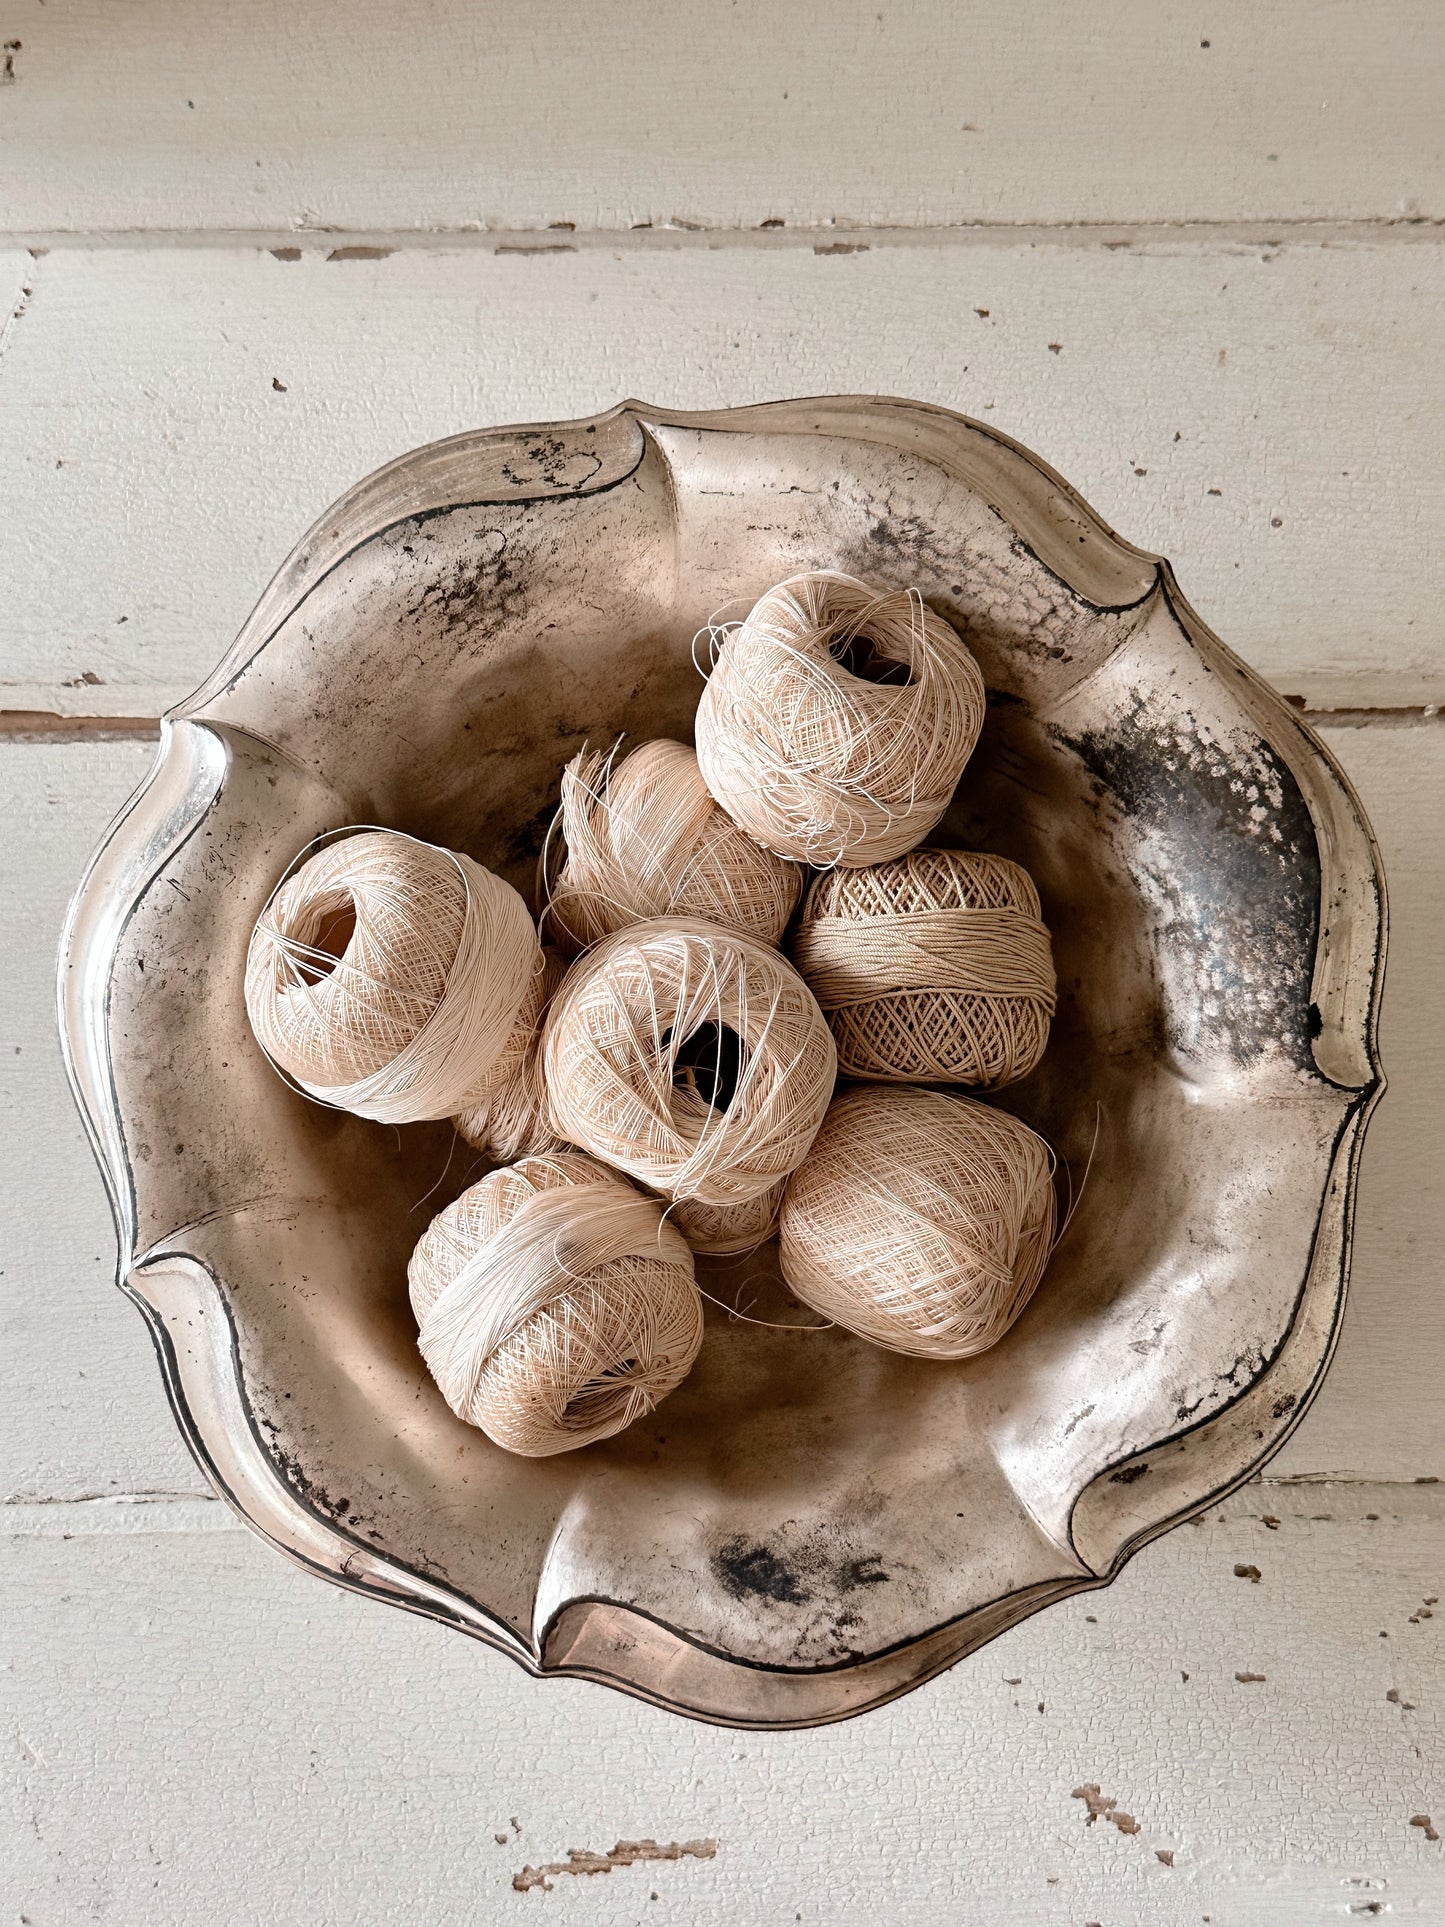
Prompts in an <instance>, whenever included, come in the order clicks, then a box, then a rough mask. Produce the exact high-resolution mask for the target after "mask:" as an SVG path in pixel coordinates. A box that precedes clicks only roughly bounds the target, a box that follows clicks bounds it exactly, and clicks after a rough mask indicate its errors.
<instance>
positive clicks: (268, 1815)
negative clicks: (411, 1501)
mask: <svg viewBox="0 0 1445 1927" xmlns="http://www.w3.org/2000/svg"><path fill="white" fill-rule="evenodd" d="M220 1512H221V1508H220V1506H219V1505H218V1504H214V1503H213V1504H211V1505H210V1506H206V1505H204V1504H202V1503H201V1502H191V1503H189V1504H176V1503H174V1502H172V1503H170V1504H161V1505H158V1506H153V1507H152V1506H132V1507H129V1508H127V1509H125V1512H124V1517H123V1519H118V1518H106V1517H97V1516H96V1512H95V1509H94V1508H86V1507H75V1506H67V1507H61V1508H40V1509H38V1510H32V1511H30V1512H28V1513H27V1515H26V1517H25V1518H24V1519H23V1520H21V1521H20V1525H19V1531H18V1533H15V1534H14V1535H13V1536H12V1539H11V1543H10V1545H9V1546H8V1547H7V1549H6V1556H5V1560H4V1566H3V1572H0V1600H3V1605H0V1610H3V1611H4V1613H5V1614H6V1617H7V1620H8V1621H9V1622H10V1623H14V1624H16V1625H17V1627H18V1630H19V1639H18V1641H17V1642H16V1644H15V1646H14V1648H13V1658H14V1669H13V1671H12V1672H11V1673H8V1674H7V1675H5V1694H6V1699H7V1701H8V1702H9V1704H8V1706H7V1724H8V1725H9V1730H10V1733H11V1735H12V1740H11V1748H12V1751H11V1756H10V1761H9V1763H8V1769H7V1770H8V1774H9V1777H11V1779H12V1781H13V1782H14V1784H15V1790H16V1825H15V1828H14V1836H13V1849H12V1851H11V1852H10V1853H9V1854H7V1855H6V1856H4V1859H3V1862H0V1868H3V1870H0V1896H3V1903H4V1904H5V1905H6V1907H7V1909H8V1911H7V1914H6V1916H5V1917H6V1918H8V1919H9V1920H16V1919H18V1918H19V1917H20V1916H21V1915H24V1916H26V1917H27V1918H28V1919H30V1920H31V1921H33V1922H34V1923H35V1927H48V1924H49V1923H53V1922H57V1921H61V1922H73V1921H74V1922H78V1921H88V1920H101V1921H107V1922H116V1921H124V1922H136V1923H147V1927H151V1924H153V1923H156V1922H170V1921H176V1922H185V1923H186V1924H187V1927H193V1924H194V1923H199V1922H205V1921H217V1922H224V1923H225V1927H251V1924H252V1923H256V1924H257V1927H260V1924H261V1923H265V1927H274V1924H275V1923H284V1924H285V1927H292V1924H293V1923H301V1922H313V1921H315V1922H326V1923H332V1922H356V1923H359V1924H364V1927H394V1923H397V1922H401V1921H417V1922H425V1923H427V1927H474V1924H475V1923H479V1922H485V1923H488V1927H490V1924H491V1923H494V1922H508V1923H511V1922H518V1923H520V1922H526V1921H534V1920H537V1919H539V1918H542V1917H545V1918H546V1919H547V1920H548V1921H551V1920H554V1919H563V1920H568V1921H579V1922H587V1923H588V1924H589V1927H594V1924H595V1927H602V1924H603V1923H605V1924H606V1927H622V1924H623V1923H629V1924H631V1923H646V1922H663V1921H669V1922H677V1921H681V1922H686V1923H688V1924H689V1927H735V1924H736V1923H739V1922H752V1921H758V1922H769V1923H771V1922H774V1921H776V1922H793V1921H797V1920H801V1921H803V1922H805V1923H806V1922H812V1923H823V1924H824V1927H876V1924H877V1923H879V1922H888V1923H892V1922H895V1921H903V1920H914V1919H916V1920H937V1921H940V1922H943V1921H946V1922H950V1923H952V1922H960V1923H967V1927H973V1924H974V1923H978V1927H985V1924H986V1927H1055V1923H1057V1927H1083V1923H1085V1922H1088V1921H1098V1922H1108V1923H1109V1924H1110V1927H1125V1924H1128V1927H1198V1923H1199V1922H1201V1921H1202V1920H1203V1919H1205V1918H1211V1919H1212V1920H1213V1921H1215V1922H1218V1923H1221V1927H1223V1924H1224V1923H1227V1927H1288V1924H1291V1923H1295V1922H1301V1923H1302V1922H1310V1923H1315V1922H1330V1921H1336V1920H1348V1919H1349V1918H1350V1917H1351V1909H1352V1908H1353V1909H1354V1910H1355V1911H1356V1915H1357V1916H1358V1915H1359V1913H1360V1911H1361V1910H1362V1909H1363V1908H1366V1907H1368V1906H1369V1905H1370V1903H1372V1902H1379V1903H1381V1904H1382V1906H1387V1907H1388V1908H1389V1918H1391V1919H1394V1920H1408V1921H1415V1922H1419V1923H1422V1927H1435V1923H1438V1922H1439V1920H1440V1918H1441V1912H1442V1907H1441V1902H1442V1895H1445V1873H1442V1867H1441V1853H1442V1847H1441V1845H1440V1843H1438V1842H1433V1843H1432V1842H1431V1841H1429V1840H1428V1839H1427V1838H1426V1836H1425V1832H1424V1830H1423V1828H1420V1827H1415V1826H1412V1825H1411V1820H1412V1818H1413V1817H1414V1816H1415V1815H1420V1816H1422V1817H1424V1816H1429V1817H1430V1818H1431V1820H1432V1823H1433V1825H1434V1831H1436V1832H1437V1833H1438V1832H1445V1828H1442V1827H1441V1826H1440V1825H1439V1822H1440V1820H1441V1819H1442V1818H1445V1814H1442V1808H1445V1785H1442V1783H1441V1776H1440V1769H1439V1764H1438V1763H1439V1757H1440V1741H1441V1737H1442V1735H1441V1727H1442V1711H1441V1700H1440V1693H1439V1680H1440V1659H1439V1654H1440V1642H1441V1633H1440V1628H1441V1627H1442V1625H1445V1619H1442V1618H1440V1617H1431V1618H1430V1619H1428V1620H1427V1619H1421V1618H1420V1617H1419V1614H1420V1611H1421V1608H1422V1606H1423V1602H1424V1600H1425V1599H1426V1598H1431V1597H1435V1596H1436V1595H1437V1594H1439V1593H1441V1591H1442V1588H1441V1585H1440V1578H1439V1575H1440V1571H1441V1566H1442V1562H1445V1522H1442V1513H1441V1507H1440V1501H1439V1499H1438V1497H1437V1495H1436V1493H1435V1491H1434V1489H1427V1490H1422V1489H1421V1488H1419V1487H1414V1486H1369V1485H1364V1486H1359V1485H1356V1486H1308V1487H1288V1486H1286V1487H1278V1486H1275V1487H1258V1486H1256V1487H1250V1488H1247V1489H1246V1491H1245V1492H1244V1493H1242V1494H1240V1495H1239V1497H1238V1498H1236V1499H1235V1500H1233V1501H1231V1502H1230V1503H1229V1504H1228V1505H1227V1506H1225V1507H1223V1508H1221V1509H1219V1510H1218V1511H1216V1512H1213V1513H1211V1515H1210V1520H1209V1523H1208V1524H1206V1525H1202V1526H1197V1527H1185V1528H1182V1529H1181V1530H1180V1531H1178V1532H1176V1533H1174V1534H1173V1535H1172V1536H1171V1537H1170V1538H1168V1539H1167V1540H1164V1541H1162V1542H1161V1543H1160V1544H1159V1545H1157V1546H1155V1547H1153V1548H1152V1549H1151V1550H1150V1551H1148V1552H1147V1553H1146V1554H1144V1555H1143V1556H1142V1557H1141V1558H1140V1559H1139V1560H1138V1561H1137V1562H1136V1564H1135V1565H1134V1566H1133V1567H1132V1568H1131V1569H1130V1570H1129V1571H1128V1572H1127V1573H1126V1574H1125V1575H1124V1577H1123V1578H1122V1579H1121V1580H1119V1582H1118V1583H1117V1584H1116V1585H1115V1586H1114V1587H1113V1588H1112V1589H1111V1590H1110V1591H1108V1592H1105V1593H1102V1594H1096V1595H1094V1596H1092V1597H1082V1598H1079V1599H1075V1600H1072V1601H1070V1602H1069V1603H1068V1604H1067V1605H1065V1606H1063V1607H1060V1608H1058V1609H1056V1610H1055V1611H1053V1612H1051V1613H1049V1614H1046V1615H1044V1616H1043V1617H1041V1618H1036V1619H1034V1620H1032V1621H1030V1622H1029V1623H1027V1624H1026V1625H1024V1626H1021V1627H1018V1628H1016V1629H1015V1630H1014V1631H1013V1632H1010V1633H1008V1634H1007V1635H1005V1636H1004V1637H1003V1638H1002V1639H1000V1640H998V1641H996V1642H995V1643H994V1644H993V1645H992V1646H990V1647H989V1648H988V1649H987V1650H986V1652H984V1653H983V1654H981V1655H979V1656H978V1658H977V1659H976V1661H974V1662H972V1663H970V1664H968V1665H966V1666H962V1667H959V1668H957V1669H955V1671H954V1672H953V1673H951V1674H948V1675H946V1676H945V1677H944V1678H943V1679H941V1680H938V1681H936V1682H935V1683H934V1684H932V1685H930V1686H927V1687H925V1688H923V1689H922V1690H921V1691H919V1692H917V1693H915V1694H912V1695H911V1696H910V1697H908V1698H907V1699H905V1700H903V1701H901V1702H900V1703H898V1704H897V1705H896V1706H893V1707H890V1708H887V1709H885V1710H884V1711H883V1712H881V1713H877V1714H873V1715H870V1716H869V1717H868V1718H866V1719H863V1720H858V1721H854V1722H852V1723H851V1724H848V1725H845V1726H840V1727H830V1728H826V1729H824V1730H822V1731H820V1732H814V1733H810V1734H739V1733H731V1732H726V1731H720V1730H717V1729H715V1728H708V1727H702V1726H697V1725H694V1724H691V1723H689V1722H686V1721H682V1720H679V1719H676V1718H673V1717H670V1716H669V1715H666V1714H663V1713H659V1712H656V1711H654V1710H652V1709H651V1708H647V1707H642V1706H638V1705H636V1704H635V1703H633V1702H629V1701H625V1700H623V1699H621V1698H620V1697H619V1696H618V1695H616V1694H613V1693H609V1692H607V1691H606V1690H605V1689H603V1688H601V1687H594V1686H590V1685H584V1684H580V1683H576V1682H571V1681H550V1682H547V1683H545V1684H542V1685H538V1684H536V1683H534V1682H532V1681H529V1680H527V1679H525V1678H524V1677H523V1676H522V1675H521V1674H520V1673H518V1672H517V1671H515V1670H514V1669H513V1667H512V1666H511V1665H510V1664H509V1663H508V1662H507V1661H505V1660H503V1659H501V1658H499V1657H497V1656H495V1655H491V1654H488V1653H485V1652H482V1651H479V1650H478V1649H477V1648H476V1647H474V1646H473V1645H471V1644H470V1643H469V1642H467V1641H466V1640H463V1639H461V1638H459V1637H457V1636H456V1635H454V1634H449V1633H447V1632H446V1631H444V1630H443V1629H441V1628H439V1627H436V1626H433V1625H431V1624H429V1623H426V1622H423V1621H419V1620H414V1619H410V1618H407V1617H405V1616H404V1615H402V1614H401V1613H396V1612H390V1611H384V1610H382V1609H381V1608H379V1607H377V1606H375V1605H373V1604H371V1603H370V1602H368V1601H364V1600H359V1599H356V1598H354V1597H352V1596H351V1595H348V1594H344V1593H341V1592H338V1591H335V1590H333V1589H332V1588H330V1587H325V1586H321V1585H319V1584H318V1583H317V1582H316V1581H315V1580H314V1579H312V1578H311V1577H310V1576H309V1575H308V1574H305V1573H302V1572H299V1571H296V1570H294V1569H292V1568H289V1567H287V1566H286V1565H284V1564H283V1563H282V1562H281V1561H280V1560H278V1559H277V1557H276V1556H275V1554H273V1553H271V1552H270V1551H269V1550H268V1549H267V1548H266V1547H264V1546H262V1545H260V1544H259V1543H258V1542H255V1541H253V1540H252V1539H251V1537H250V1536H249V1534H246V1533H244V1532H242V1531H241V1530H239V1529H236V1530H224V1529H216V1528H217V1527H219V1526H220V1524H221V1521H220V1520H218V1519H217V1518H216V1517H215V1516H214V1515H216V1514H219V1513H220ZM198 1515H199V1516H198ZM1266 1517H1268V1518H1270V1519H1273V1520H1276V1521H1277V1522H1278V1523H1277V1524H1276V1525H1274V1526H1269V1525H1267V1524H1266V1523H1264V1520H1265V1518H1266ZM208 1528H211V1529H208ZM66 1533H69V1534H70V1535H71V1536H70V1537H68V1538H67V1537H65V1536H64V1535H65V1534H66ZM1236 1567H1243V1568H1245V1569H1246V1571H1245V1572H1244V1574H1243V1575H1242V1576H1237V1575H1236V1572H1235V1568H1236ZM1250 1568H1253V1569H1255V1570H1257V1571H1258V1573H1259V1579H1258V1582H1257V1583H1256V1582H1255V1581H1254V1580H1253V1579H1252V1578H1251V1577H1250V1576H1249V1570H1248V1569H1250ZM37 1598H42V1599H44V1601H45V1602H46V1606H45V1612H44V1614H43V1615H42V1614H40V1613H38V1612H37V1611H36V1610H35V1606H34V1601H35V1600H36V1599H37ZM1424 1610H1425V1611H1426V1612H1431V1613H1432V1614H1433V1613H1436V1612H1438V1611H1440V1610H1442V1609H1440V1608H1431V1607H1424ZM1382 1633H1383V1634H1386V1635H1387V1637H1385V1638H1382V1637H1381V1634H1382ZM1241 1675H1244V1676H1245V1677H1244V1678H1241V1677H1240V1676H1241ZM1391 1694H1394V1695H1397V1697H1396V1698H1394V1699H1392V1698H1391V1697H1390V1695H1391ZM1091 1786H1092V1787H1097V1788H1098V1789H1099V1790H1100V1795H1101V1797H1102V1798H1105V1799H1113V1800H1116V1801H1117V1802H1118V1810H1119V1812H1120V1813H1121V1815H1122V1816H1123V1818H1124V1819H1127V1820H1128V1821H1129V1822H1130V1824H1131V1826H1132V1825H1137V1829H1138V1830H1137V1832H1134V1831H1129V1832H1126V1831H1124V1830H1122V1825H1115V1824H1112V1823H1111V1822H1110V1821H1109V1820H1107V1819H1101V1820H1099V1821H1097V1822H1096V1823H1095V1824H1094V1825H1092V1826H1090V1825H1089V1824H1088V1819H1087V1813H1088V1808H1087V1803H1086V1802H1085V1801H1084V1800H1082V1799H1080V1798H1077V1797H1075V1789H1076V1788H1084V1787H1091ZM514 1822H515V1826H514ZM498 1835H501V1836H502V1839H501V1840H500V1841H499V1840H498V1838H497V1836H498ZM648 1837H651V1838H653V1839H656V1840H658V1841H660V1842H669V1841H673V1840H676V1841H685V1840H693V1839H699V1838H701V1839H708V1838H711V1839H713V1840H715V1841H716V1842H717V1854H716V1858H715V1859H712V1860H706V1861H698V1860H684V1861H680V1862H677V1863H674V1864H668V1865H658V1866H636V1867H632V1868H628V1869H620V1870H618V1871H616V1872H613V1873H608V1874H603V1875H594V1876H586V1877H574V1878H568V1877H559V1878H558V1879H557V1881H556V1886H555V1890H554V1891H553V1892H552V1893H550V1894H549V1893H543V1892H540V1891H536V1890H534V1891H532V1892H528V1893H517V1892H516V1891H515V1890H514V1888H513V1886H512V1880H513V1877H514V1875H516V1874H517V1873H518V1872H520V1871H521V1870H522V1869H523V1868H525V1867H526V1866H528V1865H532V1866H536V1865H538V1864H539V1863H544V1862H548V1861H555V1860H565V1859H566V1857H567V1852H568V1849H569V1848H572V1847H584V1848H590V1849H592V1850H593V1851H598V1850H600V1851H602V1852H606V1851H607V1850H608V1849H609V1848H611V1847H612V1846H613V1845H614V1843H615V1842H617V1841H619V1840H637V1839H641V1838H648ZM1161 1854H1168V1855H1172V1856H1173V1864H1172V1866H1171V1865H1168V1864H1166V1863H1165V1861H1164V1860H1162V1859H1161V1858H1160V1855H1161ZM654 1893H655V1894H656V1895H657V1896H658V1898H657V1901H656V1902H655V1903H654V1902H652V1900H651V1898H650V1897H651V1895H652V1894H654Z"/></svg>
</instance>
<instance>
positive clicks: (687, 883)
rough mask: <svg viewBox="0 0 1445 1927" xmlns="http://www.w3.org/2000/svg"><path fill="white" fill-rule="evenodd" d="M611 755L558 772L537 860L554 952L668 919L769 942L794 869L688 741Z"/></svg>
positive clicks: (787, 900) (796, 891)
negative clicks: (720, 802) (556, 804)
mask: <svg viewBox="0 0 1445 1927" xmlns="http://www.w3.org/2000/svg"><path fill="white" fill-rule="evenodd" d="M615 754H616V752H615V751H614V752H613V753H612V754H611V755H606V756H603V755H598V754H595V753H589V752H588V751H586V750H583V751H582V753H581V754H580V755H578V756H574V757H573V759H572V761H571V762H570V763H569V764H568V765H567V767H566V769H565V770H564V771H563V772H562V805H561V808H560V809H559V811H558V813H557V819H556V822H555V823H554V825H553V835H552V836H551V837H549V839H548V848H547V851H546V852H544V857H543V890H544V893H545V896H546V903H547V908H546V911H545V913H544V918H543V922H544V927H545V928H546V929H547V931H548V932H549V934H550V935H551V936H552V937H553V939H554V941H555V942H556V943H557V944H558V945H559V947H560V948H561V949H563V950H565V951H566V952H567V953H568V954H569V955H573V956H575V955H576V953H577V952H578V951H579V950H585V949H586V948H587V946H588V945H589V944H594V943H596V942H598V941H599V939H601V938H602V937H606V936H610V935H611V933H612V932H613V931H614V930H622V929H625V928H626V926H627V925H628V924H631V923H643V922H646V921H648V920H649V919H651V918H654V917H673V916H693V917H702V918H703V919H704V920H705V921H706V922H708V923H717V924H721V925H722V926H723V928H724V929H727V930H740V931H741V932H742V934H743V935H744V936H745V937H754V938H756V939H757V940H758V942H760V943H776V942H777V941H778V939H779V938H780V937H781V936H782V934H783V931H784V929H785V927H786V925H787V922H788V919H789V917H790V916H791V915H792V914H793V911H794V910H795V909H796V908H797V903H798V898H799V897H800V896H801V895H802V890H803V872H802V870H801V869H800V868H799V866H798V865H797V864H796V863H789V862H787V861H786V860H785V859H784V858H783V857H780V856H774V855H773V853H772V852H771V851H770V850H765V849H763V848H762V847H761V845H759V844H757V843H755V842H754V841H753V839H752V838H751V837H750V836H746V835H744V833H743V832H742V831H741V830H740V829H738V827H737V825H736V824H735V823H733V821H732V820H731V818H730V817H728V816H727V815H726V814H725V813H724V812H723V811H722V810H720V809H719V808H718V806H717V804H716V803H715V802H714V801H713V799H712V797H711V796H710V795H709V794H708V788H707V785H706V783H704V782H703V780H702V772H701V771H700V770H699V768H698V766H697V757H696V756H695V755H694V754H693V752H692V751H691V750H690V749H689V748H688V747H687V745H686V744H685V743H674V742H669V741H667V740H666V739H663V740H660V741H657V742H651V743H643V744H642V745H641V746H640V747H639V748H637V749H635V750H633V752H632V754H631V755H630V756H628V757H626V758H625V759H624V760H623V761H622V762H620V763H618V762H616V761H615V760H614V758H615ZM552 862H555V863H556V868H555V872H554V873H553V874H551V875H548V870H549V868H550V865H551V863H552Z"/></svg>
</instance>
